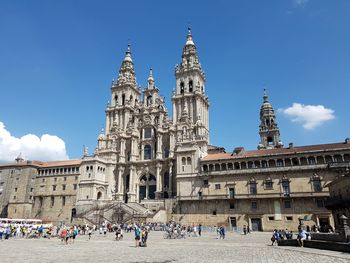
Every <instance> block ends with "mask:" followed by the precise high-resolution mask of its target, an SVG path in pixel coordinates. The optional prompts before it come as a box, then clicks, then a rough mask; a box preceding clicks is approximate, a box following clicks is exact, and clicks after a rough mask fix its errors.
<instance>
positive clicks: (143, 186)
mask: <svg viewBox="0 0 350 263" xmlns="http://www.w3.org/2000/svg"><path fill="white" fill-rule="evenodd" d="M156 190H157V180H156V177H155V176H154V175H152V174H148V175H143V176H142V177H141V178H140V183H139V201H140V202H141V200H144V199H145V200H147V199H155V198H156V194H155V192H156Z"/></svg>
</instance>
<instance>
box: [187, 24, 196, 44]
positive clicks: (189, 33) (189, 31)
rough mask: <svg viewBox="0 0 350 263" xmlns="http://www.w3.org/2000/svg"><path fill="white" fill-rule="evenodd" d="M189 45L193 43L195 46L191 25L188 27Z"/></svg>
mask: <svg viewBox="0 0 350 263" xmlns="http://www.w3.org/2000/svg"><path fill="white" fill-rule="evenodd" d="M187 45H193V46H194V43H193V39H192V30H191V27H188V34H187V41H186V46H187Z"/></svg>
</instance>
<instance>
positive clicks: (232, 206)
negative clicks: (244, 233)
mask: <svg viewBox="0 0 350 263" xmlns="http://www.w3.org/2000/svg"><path fill="white" fill-rule="evenodd" d="M230 209H235V202H232V201H231V202H230Z"/></svg>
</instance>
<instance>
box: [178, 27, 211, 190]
mask: <svg viewBox="0 0 350 263" xmlns="http://www.w3.org/2000/svg"><path fill="white" fill-rule="evenodd" d="M175 78H176V88H175V89H174V91H173V96H172V105H173V125H174V130H175V157H176V168H175V169H176V178H177V185H176V188H177V191H178V192H177V193H178V194H185V195H187V194H188V195H190V194H191V193H185V192H184V191H185V190H183V189H190V187H189V185H191V184H193V183H194V181H196V180H198V178H197V177H198V174H199V169H200V165H199V161H200V159H201V158H203V157H205V156H206V155H207V149H208V144H209V114H208V109H209V100H208V97H207V96H206V94H205V74H204V71H203V69H202V66H201V64H200V63H199V59H198V55H197V48H196V46H195V44H194V42H193V38H192V32H191V29H190V28H189V29H188V34H187V39H186V43H185V46H184V47H183V50H182V60H181V63H180V64H179V65H176V67H175ZM185 177H187V178H191V179H190V180H187V181H182V180H181V179H180V178H185ZM180 191H182V193H180Z"/></svg>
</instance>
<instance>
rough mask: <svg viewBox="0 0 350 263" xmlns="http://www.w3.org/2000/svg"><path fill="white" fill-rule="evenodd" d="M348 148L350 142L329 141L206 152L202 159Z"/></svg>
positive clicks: (210, 159) (239, 157)
mask: <svg viewBox="0 0 350 263" xmlns="http://www.w3.org/2000/svg"><path fill="white" fill-rule="evenodd" d="M342 149H345V150H350V143H344V142H341V143H330V144H318V145H306V146H294V147H292V148H275V149H261V150H253V151H241V152H240V153H239V154H231V153H213V154H208V155H207V156H206V157H204V158H203V159H202V161H213V160H220V159H241V158H248V157H264V156H271V155H284V154H297V153H306V152H324V151H332V150H342Z"/></svg>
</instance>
